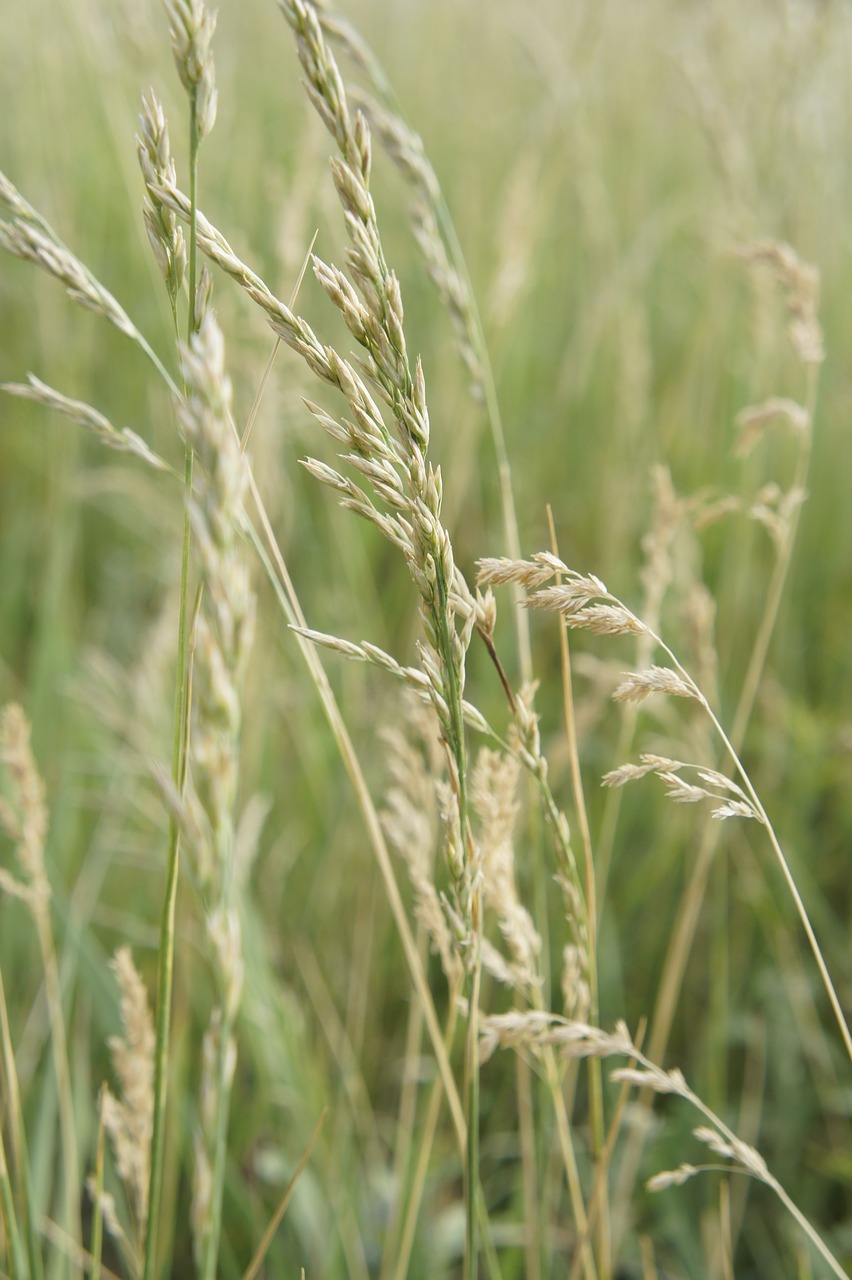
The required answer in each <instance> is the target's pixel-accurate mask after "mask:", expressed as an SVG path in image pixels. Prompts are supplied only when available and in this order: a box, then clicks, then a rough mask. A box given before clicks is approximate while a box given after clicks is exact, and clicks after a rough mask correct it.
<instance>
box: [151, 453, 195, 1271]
mask: <svg viewBox="0 0 852 1280" xmlns="http://www.w3.org/2000/svg"><path fill="white" fill-rule="evenodd" d="M184 468H185V470H184V520H183V545H182V548H181V569H180V601H179V605H178V657H177V676H176V680H175V700H174V714H173V720H172V725H173V729H172V780H173V782H174V785H175V788H176V790H177V792H178V794H180V793H181V790H182V784H183V777H184V760H185V755H184V752H185V746H186V744H185V732H184V723H185V718H186V716H185V712H186V696H187V655H188V628H187V616H186V615H187V601H188V596H189V547H190V523H189V500H190V495H191V493H192V450H191V449H190V448H189V447H187V450H186V455H185V463H184ZM179 870H180V828H179V827H178V824H177V819H176V818H175V816H174V815H172V816H171V817H170V819H169V848H168V858H167V862H166V892H165V897H164V899H163V911H162V917H161V922H160V947H159V963H158V967H157V1017H156V1045H155V1050H154V1116H153V1122H152V1129H151V1176H150V1180H149V1184H148V1221H147V1223H146V1224H145V1260H144V1270H143V1273H142V1280H153V1277H154V1274H155V1254H156V1251H157V1222H158V1217H159V1209H160V1201H161V1198H162V1190H163V1165H164V1162H165V1126H166V1086H167V1083H168V1056H169V1034H170V1030H171V1006H172V986H173V983H174V959H175V908H176V903H177V890H178V873H179Z"/></svg>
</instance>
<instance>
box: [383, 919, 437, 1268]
mask: <svg viewBox="0 0 852 1280" xmlns="http://www.w3.org/2000/svg"><path fill="white" fill-rule="evenodd" d="M428 946H429V942H428V936H427V933H426V930H425V929H424V928H423V927H422V926H421V927H420V928H419V929H418V931H417V953H418V955H419V956H420V963H421V964H425V962H426V955H427V951H428ZM450 1007H451V1008H452V1005H451V1006H450ZM422 1041H423V1010H422V1009H421V1008H420V1005H419V1004H418V1003H417V1001H416V1000H414V1001H412V1002H411V1004H410V1005H409V1008H408V1025H407V1028H406V1036H405V1052H404V1055H403V1059H402V1060H403V1062H404V1063H407V1064H410V1063H412V1062H417V1061H418V1060H419V1058H420V1049H421V1045H422ZM438 1085H439V1087H440V1077H438ZM417 1093H418V1081H417V1077H416V1074H415V1072H413V1071H404V1072H403V1079H402V1088H401V1090H400V1099H399V1107H398V1110H397V1118H396V1124H395V1126H394V1155H393V1172H392V1175H391V1177H392V1185H393V1186H394V1187H395V1188H396V1194H395V1195H394V1199H393V1204H392V1207H391V1212H390V1218H389V1221H388V1225H387V1228H386V1230H385V1234H384V1240H383V1247H382V1264H381V1269H380V1271H379V1280H391V1271H392V1268H393V1263H394V1259H395V1258H396V1257H397V1256H398V1253H399V1243H400V1232H401V1230H402V1221H403V1213H404V1211H405V1207H406V1196H405V1188H406V1184H407V1182H408V1174H409V1168H410V1163H411V1153H412V1150H413V1146H414V1126H415V1122H416V1118H417ZM436 1119H437V1117H436Z"/></svg>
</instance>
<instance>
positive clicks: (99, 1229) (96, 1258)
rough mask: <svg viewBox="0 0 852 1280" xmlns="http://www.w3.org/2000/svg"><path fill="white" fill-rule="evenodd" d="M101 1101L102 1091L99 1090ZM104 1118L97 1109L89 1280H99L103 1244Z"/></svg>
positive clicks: (99, 1108) (101, 1110) (101, 1109)
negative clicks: (96, 1144)
mask: <svg viewBox="0 0 852 1280" xmlns="http://www.w3.org/2000/svg"><path fill="white" fill-rule="evenodd" d="M101 1101H103V1089H102V1090H101ZM103 1196H104V1117H103V1107H102V1106H99V1107H98V1146H97V1151H96V1154H95V1196H94V1201H95V1202H94V1206H93V1210H92V1248H91V1255H92V1271H91V1280H100V1275H101V1261H102V1253H103V1243H104V1202H103Z"/></svg>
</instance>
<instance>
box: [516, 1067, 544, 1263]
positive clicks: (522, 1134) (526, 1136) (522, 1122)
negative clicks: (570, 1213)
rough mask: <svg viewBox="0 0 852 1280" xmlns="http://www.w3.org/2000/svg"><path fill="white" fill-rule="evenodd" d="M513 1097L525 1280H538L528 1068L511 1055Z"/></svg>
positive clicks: (535, 1177)
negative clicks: (519, 1175) (517, 1144)
mask: <svg viewBox="0 0 852 1280" xmlns="http://www.w3.org/2000/svg"><path fill="white" fill-rule="evenodd" d="M515 1097H516V1099H517V1107H518V1139H519V1141H520V1144H521V1179H522V1185H523V1197H524V1201H523V1203H524V1265H525V1274H526V1277H527V1280H541V1274H542V1272H541V1232H540V1229H539V1223H540V1221H541V1210H540V1201H539V1190H538V1171H537V1169H536V1133H535V1114H534V1111H533V1090H532V1069H531V1067H530V1064H529V1062H528V1060H527V1059H526V1058H525V1057H523V1055H522V1054H520V1053H518V1054H516V1055H515Z"/></svg>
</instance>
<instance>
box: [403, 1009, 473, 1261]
mask: <svg viewBox="0 0 852 1280" xmlns="http://www.w3.org/2000/svg"><path fill="white" fill-rule="evenodd" d="M457 1018H458V991H457V990H451V991H450V1002H449V1013H448V1015H447V1029H446V1031H445V1032H444V1041H443V1044H444V1049H445V1051H446V1053H447V1054H449V1052H450V1050H451V1048H452V1045H453V1037H454V1036H455V1030H456V1020H457ZM443 1091H444V1081H443V1078H442V1077H441V1076H440V1075H439V1076H438V1077H437V1079H436V1080H435V1082H434V1084H433V1085H432V1091H431V1093H430V1095H429V1105H428V1107H427V1109H426V1121H425V1124H424V1126H423V1132H422V1134H421V1135H420V1142H419V1144H418V1154H417V1166H416V1168H415V1170H414V1177H413V1179H412V1184H411V1192H410V1195H409V1198H408V1205H407V1207H406V1211H405V1221H404V1223H403V1228H402V1237H401V1242H400V1246H399V1253H398V1254H397V1258H396V1266H395V1268H394V1273H393V1274H394V1280H406V1276H407V1275H408V1270H409V1264H410V1262H411V1250H412V1248H413V1247H414V1232H415V1230H416V1228H417V1219H418V1216H419V1213H420V1205H421V1203H422V1201H423V1192H424V1190H425V1187H426V1176H427V1174H428V1172H429V1162H430V1159H431V1155H432V1145H433V1143H434V1141H435V1131H436V1129H437V1127H438V1118H439V1115H440V1111H441V1097H442V1094H443Z"/></svg>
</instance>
